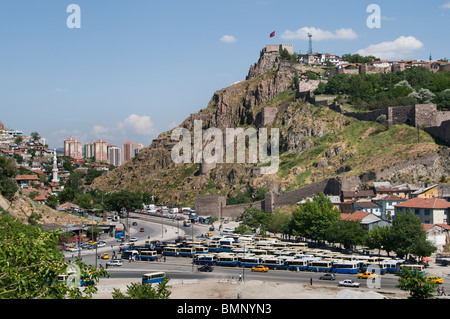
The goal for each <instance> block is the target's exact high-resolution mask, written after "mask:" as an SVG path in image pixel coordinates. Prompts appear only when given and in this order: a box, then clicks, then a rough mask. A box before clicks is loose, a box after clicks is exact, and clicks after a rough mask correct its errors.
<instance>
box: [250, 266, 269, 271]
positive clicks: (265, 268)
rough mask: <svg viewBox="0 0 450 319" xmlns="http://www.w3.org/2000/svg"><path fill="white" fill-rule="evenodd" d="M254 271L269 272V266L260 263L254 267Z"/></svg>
mask: <svg viewBox="0 0 450 319" xmlns="http://www.w3.org/2000/svg"><path fill="white" fill-rule="evenodd" d="M252 271H259V272H268V271H269V267H265V266H263V265H258V266H255V267H252Z"/></svg>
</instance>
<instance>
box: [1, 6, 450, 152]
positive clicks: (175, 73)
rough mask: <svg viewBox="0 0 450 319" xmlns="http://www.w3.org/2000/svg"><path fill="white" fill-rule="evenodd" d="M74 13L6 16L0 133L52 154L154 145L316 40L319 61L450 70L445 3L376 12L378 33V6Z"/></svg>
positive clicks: (7, 10)
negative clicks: (252, 70)
mask: <svg viewBox="0 0 450 319" xmlns="http://www.w3.org/2000/svg"><path fill="white" fill-rule="evenodd" d="M71 3H73V2H64V1H63V2H61V1H48V2H45V3H42V2H39V3H37V2H34V1H30V0H28V1H25V0H19V1H14V2H13V1H6V2H2V3H1V4H0V23H1V26H2V28H0V38H1V39H2V41H3V43H4V47H5V48H6V49H5V50H4V51H3V52H2V58H3V59H2V62H0V63H1V67H2V75H3V76H2V77H1V85H0V87H1V92H0V93H1V95H0V96H1V100H0V104H1V105H2V113H1V118H0V121H2V122H3V123H4V124H5V126H6V127H7V128H10V129H16V130H22V131H23V132H24V134H26V135H27V134H30V133H31V132H33V131H37V132H39V134H40V135H41V136H43V137H45V138H46V139H47V141H48V144H49V147H50V148H62V147H63V141H64V139H65V138H68V137H73V138H76V139H77V140H80V141H95V140H98V139H104V140H106V141H108V142H109V143H111V144H116V145H121V144H122V143H123V142H125V141H136V143H141V144H143V145H145V146H147V145H150V144H151V142H152V140H153V139H154V138H156V137H157V136H158V135H159V134H160V133H162V132H164V131H167V130H169V129H171V128H174V127H176V126H177V125H178V124H180V123H181V122H182V121H183V120H184V119H185V118H187V117H188V116H189V115H190V114H192V113H197V112H198V111H199V110H200V109H203V108H205V107H206V106H207V104H208V102H209V101H210V99H211V97H212V96H213V94H214V92H215V91H217V90H220V89H222V88H225V87H228V86H230V85H232V84H233V83H236V82H239V81H243V80H245V76H246V75H247V72H248V69H249V67H250V65H252V64H253V63H255V62H256V61H257V59H258V57H259V52H260V50H261V49H262V48H264V47H265V46H266V44H279V43H288V44H292V45H293V46H294V51H295V52H301V53H306V52H307V50H308V45H309V43H308V36H307V34H308V33H310V34H312V41H313V43H312V44H313V50H314V52H322V53H332V54H337V55H339V56H341V55H343V54H346V53H352V54H355V53H359V54H362V55H375V56H377V57H380V58H382V59H417V60H428V59H429V57H430V55H431V57H432V59H433V60H437V59H444V58H450V54H449V51H450V43H449V42H448V41H445V40H446V37H445V33H444V32H445V30H446V28H447V27H448V18H449V15H450V2H449V1H448V0H443V1H435V2H432V3H427V4H423V3H422V2H419V1H408V2H406V1H395V2H389V1H377V2H375V4H376V5H377V6H378V7H379V9H380V14H379V20H378V22H379V24H380V25H379V27H374V26H372V25H370V18H371V15H372V14H374V13H376V12H375V11H373V12H372V11H370V10H369V11H368V9H369V5H371V4H373V3H374V2H372V1H356V0H350V1H347V2H346V3H345V5H344V4H342V3H341V2H335V1H329V0H324V1H322V2H320V3H315V4H314V3H309V2H306V3H299V2H298V1H262V0H248V1H226V2H224V1H214V2H209V1H195V2H194V1H175V2H171V3H165V2H162V3H161V2H149V1H142V0H136V1H134V2H133V4H124V3H123V2H119V1H108V2H102V1H99V2H95V3H93V2H92V1H86V0H80V1H75V4H76V5H78V6H79V8H80V9H81V11H80V18H81V20H80V21H81V22H80V28H69V27H68V22H67V20H68V19H69V18H70V16H71V12H68V11H67V9H68V7H69V5H70V4H71ZM418 21H420V23H418ZM273 32H275V35H274V36H273V37H271V36H270V35H271V34H272V33H273Z"/></svg>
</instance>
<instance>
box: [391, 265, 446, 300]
mask: <svg viewBox="0 0 450 319" xmlns="http://www.w3.org/2000/svg"><path fill="white" fill-rule="evenodd" d="M437 286H438V284H435V283H432V282H431V281H428V280H427V277H426V275H425V274H421V273H419V272H417V271H410V270H408V269H405V268H402V272H401V273H400V278H399V284H398V286H397V287H398V288H400V289H401V290H405V291H409V293H410V296H409V299H431V298H434V297H433V292H434V290H435V289H436V287H437Z"/></svg>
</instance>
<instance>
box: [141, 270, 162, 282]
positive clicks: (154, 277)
mask: <svg viewBox="0 0 450 319" xmlns="http://www.w3.org/2000/svg"><path fill="white" fill-rule="evenodd" d="M164 278H166V273H165V272H152V273H148V274H144V275H142V284H143V285H145V284H157V283H160V282H161V281H163V280H164Z"/></svg>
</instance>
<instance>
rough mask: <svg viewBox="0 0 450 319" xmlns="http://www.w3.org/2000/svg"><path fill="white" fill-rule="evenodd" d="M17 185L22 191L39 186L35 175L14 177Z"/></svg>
mask: <svg viewBox="0 0 450 319" xmlns="http://www.w3.org/2000/svg"><path fill="white" fill-rule="evenodd" d="M16 181H17V184H19V187H20V188H22V189H27V188H32V187H33V186H37V185H39V184H40V180H39V177H38V176H37V175H18V176H17V177H16Z"/></svg>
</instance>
